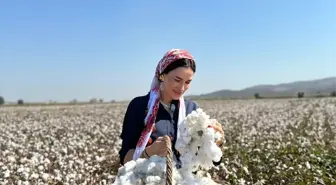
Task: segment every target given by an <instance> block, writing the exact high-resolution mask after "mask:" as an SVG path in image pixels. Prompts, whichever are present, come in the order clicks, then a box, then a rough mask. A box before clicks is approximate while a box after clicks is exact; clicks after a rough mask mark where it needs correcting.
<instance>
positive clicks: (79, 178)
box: [0, 98, 336, 185]
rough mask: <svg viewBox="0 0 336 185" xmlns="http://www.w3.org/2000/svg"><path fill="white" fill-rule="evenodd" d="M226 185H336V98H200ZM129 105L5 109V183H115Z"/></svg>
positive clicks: (1, 114) (216, 173) (0, 143)
mask: <svg viewBox="0 0 336 185" xmlns="http://www.w3.org/2000/svg"><path fill="white" fill-rule="evenodd" d="M197 103H198V104H199V106H200V107H201V108H202V109H203V110H204V111H206V112H207V113H208V114H209V115H210V116H211V117H212V118H216V119H218V120H219V121H220V122H221V123H222V125H223V128H224V131H225V139H226V143H225V147H224V148H223V154H224V158H223V163H222V164H221V165H220V166H218V167H217V168H213V169H211V170H210V171H209V173H210V174H211V176H212V178H213V179H218V180H221V181H225V182H226V184H251V185H252V184H256V185H257V184H326V185H327V184H336V98H334V99H332V98H323V99H322V98H321V99H279V100H271V99H269V100H220V101H217V100H216V101H215V100H211V101H210V100H208V101H205V100H203V101H197ZM126 108H127V103H123V104H122V103H119V104H118V103H114V104H97V105H77V106H70V105H68V106H65V105H64V106H41V107H37V106H32V107H0V184H69V185H70V184H101V185H104V184H113V181H114V179H115V175H116V173H117V169H118V167H119V166H118V162H119V161H118V160H119V158H118V150H119V147H120V142H121V141H120V139H119V135H120V132H121V127H122V125H121V124H122V120H123V116H124V113H125V111H126Z"/></svg>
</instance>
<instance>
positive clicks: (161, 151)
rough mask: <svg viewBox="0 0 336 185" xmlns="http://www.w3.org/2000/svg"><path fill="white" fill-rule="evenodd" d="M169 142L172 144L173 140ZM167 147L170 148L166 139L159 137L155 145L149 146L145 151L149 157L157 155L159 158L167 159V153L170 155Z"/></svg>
mask: <svg viewBox="0 0 336 185" xmlns="http://www.w3.org/2000/svg"><path fill="white" fill-rule="evenodd" d="M168 142H171V140H169V141H168ZM167 146H168V144H167V142H166V140H165V138H164V137H158V138H157V139H156V140H155V141H154V143H152V144H151V145H149V146H148V147H147V148H146V149H145V151H146V152H147V154H148V155H149V157H150V156H152V155H157V156H160V157H166V156H167V153H168V149H167ZM145 151H144V152H145Z"/></svg>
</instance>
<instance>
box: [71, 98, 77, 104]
mask: <svg viewBox="0 0 336 185" xmlns="http://www.w3.org/2000/svg"><path fill="white" fill-rule="evenodd" d="M77 102H78V101H77V99H73V100H71V101H70V103H72V104H76V103H77Z"/></svg>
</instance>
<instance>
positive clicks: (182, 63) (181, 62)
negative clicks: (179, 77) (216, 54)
mask: <svg viewBox="0 0 336 185" xmlns="http://www.w3.org/2000/svg"><path fill="white" fill-rule="evenodd" d="M179 67H190V68H191V70H193V71H194V73H195V72H196V64H195V61H194V60H190V59H186V58H181V59H178V60H176V61H174V62H172V63H171V64H170V65H168V66H167V67H166V69H165V70H164V71H163V72H162V74H168V73H169V72H170V71H172V70H174V69H176V68H179Z"/></svg>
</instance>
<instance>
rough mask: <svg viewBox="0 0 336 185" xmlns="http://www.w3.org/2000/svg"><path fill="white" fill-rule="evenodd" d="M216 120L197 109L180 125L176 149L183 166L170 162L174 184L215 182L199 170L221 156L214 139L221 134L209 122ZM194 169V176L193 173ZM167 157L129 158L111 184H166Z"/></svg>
mask: <svg viewBox="0 0 336 185" xmlns="http://www.w3.org/2000/svg"><path fill="white" fill-rule="evenodd" d="M215 123H216V120H214V119H210V117H209V116H208V115H207V114H206V113H205V112H203V110H202V109H197V110H196V111H193V112H192V113H191V114H189V115H188V116H187V117H186V118H185V120H184V121H183V122H182V123H181V124H180V126H179V131H178V139H177V141H176V146H175V148H176V149H177V150H178V151H179V152H180V154H181V157H180V160H181V162H182V168H180V169H176V168H175V162H173V167H174V168H173V184H174V185H217V183H215V182H214V181H213V180H212V179H211V177H210V176H209V175H207V176H204V175H200V174H202V172H203V171H202V170H201V169H204V170H205V171H207V170H209V169H210V168H211V167H213V161H219V160H220V158H221V156H222V151H221V149H220V148H219V147H218V146H217V145H216V143H215V141H216V140H217V139H220V137H221V135H220V134H219V133H216V132H215V131H214V129H213V128H209V127H208V126H209V125H214V124H215ZM195 171H197V174H196V175H194V174H193V172H195ZM165 183H166V158H165V157H159V156H155V155H154V156H152V157H151V158H149V159H142V158H139V159H137V160H136V161H130V162H128V163H126V164H125V165H124V166H123V167H121V168H119V171H118V175H117V178H116V181H115V183H114V185H134V184H139V185H140V184H143V185H154V184H155V185H165Z"/></svg>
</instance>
